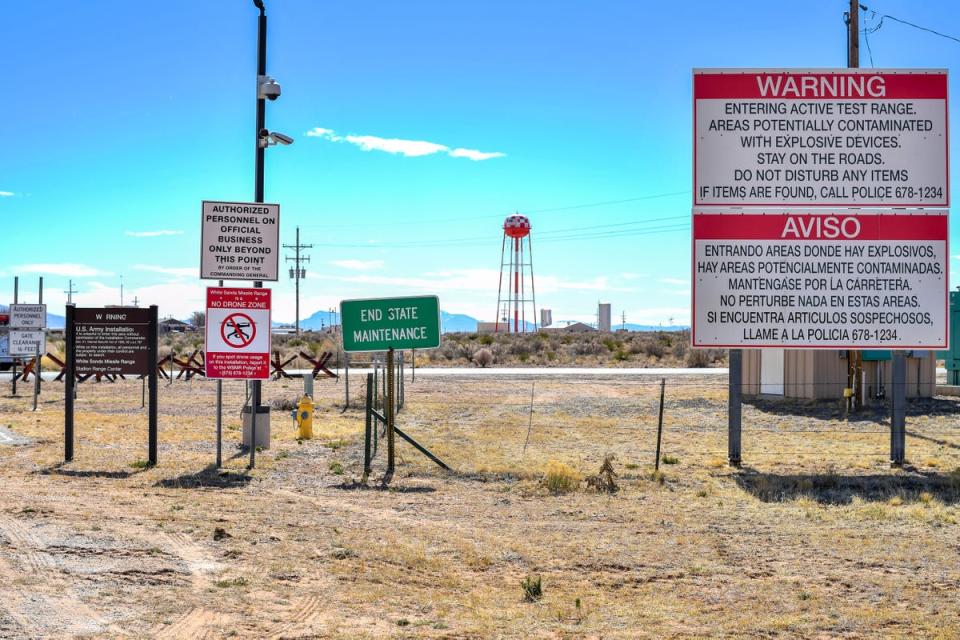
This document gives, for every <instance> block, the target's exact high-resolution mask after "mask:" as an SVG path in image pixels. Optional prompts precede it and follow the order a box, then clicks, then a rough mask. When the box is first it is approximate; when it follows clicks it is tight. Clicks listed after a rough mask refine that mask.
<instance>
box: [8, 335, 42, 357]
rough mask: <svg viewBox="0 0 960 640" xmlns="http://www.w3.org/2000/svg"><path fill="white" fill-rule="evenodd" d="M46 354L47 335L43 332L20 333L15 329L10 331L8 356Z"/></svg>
mask: <svg viewBox="0 0 960 640" xmlns="http://www.w3.org/2000/svg"><path fill="white" fill-rule="evenodd" d="M38 349H39V351H40V353H41V354H42V353H46V352H47V334H46V333H45V332H43V331H21V330H17V329H11V330H10V347H9V351H10V355H11V356H32V355H35V354H36V353H37V350H38Z"/></svg>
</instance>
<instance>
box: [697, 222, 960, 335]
mask: <svg viewBox="0 0 960 640" xmlns="http://www.w3.org/2000/svg"><path fill="white" fill-rule="evenodd" d="M947 220H948V218H947V212H946V211H944V210H925V211H919V212H917V211H915V212H907V211H903V210H868V209H862V210H859V211H856V212H854V211H850V210H845V209H806V210H804V209H797V210H780V209H777V210H762V209H761V210H739V209H694V211H693V346H695V347H733V348H739V347H747V348H750V347H776V348H784V347H787V348H800V347H802V348H827V349H871V348H881V349H941V348H945V347H946V346H947V321H946V320H947V282H948V249H947Z"/></svg>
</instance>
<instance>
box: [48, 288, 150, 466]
mask: <svg viewBox="0 0 960 640" xmlns="http://www.w3.org/2000/svg"><path fill="white" fill-rule="evenodd" d="M66 318H67V324H66V347H67V354H66V356H67V357H66V366H65V374H66V377H65V397H64V421H63V423H64V460H65V461H66V462H70V461H71V460H73V443H74V416H73V413H74V390H75V388H76V386H75V385H76V378H77V376H78V375H92V374H109V375H139V376H146V377H147V389H148V395H149V402H150V406H149V408H148V412H147V416H148V418H147V419H148V442H147V457H148V460H149V462H150V464H151V465H156V464H157V440H158V428H157V306H156V305H151V306H150V307H149V308H147V309H137V308H122V307H105V308H80V309H78V308H76V307H74V306H73V305H72V304H70V305H67V310H66Z"/></svg>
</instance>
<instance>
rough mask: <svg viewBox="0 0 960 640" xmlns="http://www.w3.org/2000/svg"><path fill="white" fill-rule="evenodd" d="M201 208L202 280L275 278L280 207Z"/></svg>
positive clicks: (216, 205)
mask: <svg viewBox="0 0 960 640" xmlns="http://www.w3.org/2000/svg"><path fill="white" fill-rule="evenodd" d="M202 209H203V211H202V221H201V231H200V242H201V246H200V278H201V279H205V280H254V281H258V280H259V281H264V280H268V281H274V280H276V279H277V268H278V261H279V250H280V205H278V204H263V203H258V202H210V201H204V202H203V207H202Z"/></svg>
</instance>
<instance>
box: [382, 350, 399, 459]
mask: <svg viewBox="0 0 960 640" xmlns="http://www.w3.org/2000/svg"><path fill="white" fill-rule="evenodd" d="M386 374H387V375H386V376H384V379H385V380H386V383H387V402H386V405H387V476H388V477H389V476H391V475H392V474H393V469H394V461H393V459H394V455H395V453H396V448H395V446H394V445H395V443H394V435H393V422H394V419H395V418H394V414H395V411H394V408H395V406H396V405H394V402H395V401H396V398H395V396H396V394H395V393H394V385H395V384H396V381H395V380H394V370H393V347H390V349H389V350H388V351H387V371H386Z"/></svg>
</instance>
